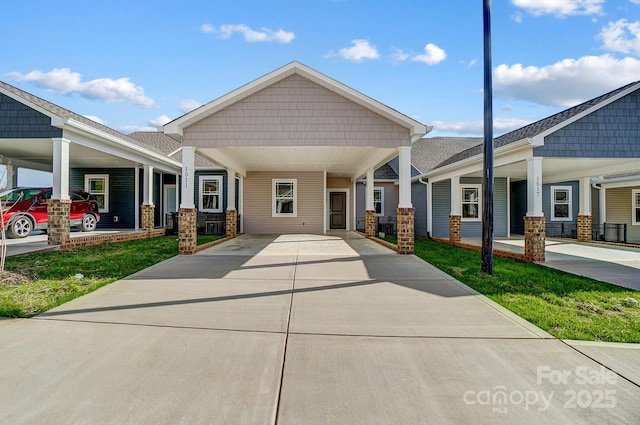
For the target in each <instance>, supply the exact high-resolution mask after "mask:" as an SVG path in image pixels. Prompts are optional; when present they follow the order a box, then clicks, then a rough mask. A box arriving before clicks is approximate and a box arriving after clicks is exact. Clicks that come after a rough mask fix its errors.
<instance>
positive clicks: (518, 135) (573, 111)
mask: <svg viewBox="0 0 640 425" xmlns="http://www.w3.org/2000/svg"><path fill="white" fill-rule="evenodd" d="M635 84H638V81H636V82H633V83H630V84H627V85H626V86H623V87H620V88H618V89H615V90H613V91H610V92H609V93H605V94H603V95H601V96H598V97H596V98H593V99H591V100H588V101H586V102H584V103H581V104H579V105H577V106H574V107H572V108H569V109H565V110H564V111H561V112H558V113H557V114H554V115H551V116H550V117H547V118H543V119H541V120H540V121H536V122H534V123H531V124H529V125H526V126H524V127H521V128H519V129H517V130H514V131H512V132H510V133H507V134H504V135H502V136H500V137H496V138H495V139H494V140H493V146H494V148H499V147H502V146H506V145H508V144H510V143H514V142H517V141H519V140H523V139H527V138H531V137H535V136H537V135H538V134H541V133H543V132H545V131H547V130H549V129H551V128H553V127H555V126H557V125H559V124H562V123H563V122H564V121H567V120H569V119H571V118H573V117H575V116H576V115H578V114H581V113H582V112H584V111H586V110H588V109H590V108H592V107H594V106H597V105H598V104H600V103H602V102H605V101H607V100H608V99H610V98H612V97H614V96H616V95H618V94H620V93H621V92H623V91H625V90H627V89H629V88H630V87H632V86H633V85H635ZM482 151H483V146H482V144H480V145H478V146H474V147H471V148H469V149H466V150H464V151H462V152H459V153H457V154H455V155H453V156H451V157H449V158H447V159H446V160H444V161H443V162H441V163H440V164H438V165H437V166H436V167H433V168H439V167H444V166H445V165H449V164H453V163H455V162H458V161H461V160H463V159H466V158H470V157H472V156H476V155H480V154H481V153H482Z"/></svg>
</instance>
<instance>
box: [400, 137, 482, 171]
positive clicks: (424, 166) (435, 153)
mask: <svg viewBox="0 0 640 425" xmlns="http://www.w3.org/2000/svg"><path fill="white" fill-rule="evenodd" d="M482 141H483V138H482V137H425V138H423V139H420V140H418V141H417V142H415V143H414V144H413V147H412V148H411V162H412V163H413V165H414V166H415V167H416V168H417V169H418V170H419V171H420V172H421V173H426V172H427V171H430V170H433V169H434V168H436V167H437V166H438V165H439V164H440V163H442V162H443V161H445V160H447V159H448V158H451V157H452V156H454V155H456V154H458V153H460V152H463V151H466V150H467V149H469V148H472V147H474V146H477V145H481V144H482Z"/></svg>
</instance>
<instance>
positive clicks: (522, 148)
mask: <svg viewBox="0 0 640 425" xmlns="http://www.w3.org/2000/svg"><path fill="white" fill-rule="evenodd" d="M639 121H640V83H638V82H636V83H632V84H628V85H626V86H624V87H621V88H619V89H617V90H614V91H612V92H610V93H606V94H604V95H602V96H599V97H597V98H595V99H592V100H589V101H587V102H585V103H582V104H580V105H578V106H575V107H573V108H569V109H567V110H565V111H562V112H560V113H558V114H555V115H552V116H550V117H548V118H545V119H543V120H540V121H537V122H535V123H533V124H530V125H527V126H525V127H522V128H520V129H518V130H515V131H513V132H510V133H508V134H505V135H503V136H500V137H498V138H496V139H495V140H494V147H495V150H494V176H495V181H494V236H509V235H510V234H524V236H525V258H526V259H528V260H532V261H537V260H543V259H544V239H545V235H549V236H573V237H577V239H578V240H583V241H587V240H592V239H593V238H596V239H607V240H609V239H610V240H614V241H619V240H620V239H621V238H620V234H621V233H625V234H626V241H628V242H640V221H639V220H638V218H639V217H638V214H640V213H639V212H638V210H639V209H640V179H638V176H639V175H640V161H638V159H639V158H640V125H639ZM427 140H428V139H427ZM425 148H426V147H425ZM482 166H483V160H482V144H481V143H479V144H478V145H476V146H473V147H469V148H467V149H464V150H461V151H460V152H458V153H455V154H453V155H452V156H450V157H449V158H447V159H445V160H444V161H442V162H441V163H439V164H438V165H435V166H431V167H430V168H429V169H427V170H421V171H422V173H421V174H420V175H419V176H416V177H414V179H413V184H414V188H417V187H419V186H417V185H418V184H421V183H420V181H422V182H426V183H427V185H426V186H427V190H426V195H427V202H426V205H427V210H428V212H429V216H430V222H429V223H428V225H427V229H426V230H427V232H428V233H429V234H430V235H432V236H436V237H444V238H447V237H448V238H450V239H452V240H459V239H460V238H461V237H478V236H479V235H480V229H481V216H482V184H481V183H482ZM418 168H420V167H418ZM416 190H417V189H416ZM605 223H606V225H607V226H605ZM612 229H615V230H612ZM619 229H626V231H624V232H623V231H622V230H619ZM421 232H422V230H421V229H420V230H418V229H416V233H418V234H420V233H421ZM614 233H615V235H616V236H615V237H614Z"/></svg>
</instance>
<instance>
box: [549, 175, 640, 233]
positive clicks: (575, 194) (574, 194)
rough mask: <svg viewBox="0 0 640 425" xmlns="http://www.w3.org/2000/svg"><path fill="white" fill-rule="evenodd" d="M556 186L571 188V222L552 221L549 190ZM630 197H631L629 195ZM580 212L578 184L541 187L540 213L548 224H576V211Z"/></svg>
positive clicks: (567, 183)
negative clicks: (541, 212) (542, 213)
mask: <svg viewBox="0 0 640 425" xmlns="http://www.w3.org/2000/svg"><path fill="white" fill-rule="evenodd" d="M558 186H569V187H571V220H566V221H563V220H554V219H553V211H552V208H553V205H552V203H551V188H552V187H558ZM629 196H631V195H629ZM579 210H580V182H577V181H569V182H562V183H553V184H551V183H549V184H543V185H542V211H543V212H544V215H545V217H547V224H548V223H565V224H570V225H575V224H576V218H577V217H578V211H579Z"/></svg>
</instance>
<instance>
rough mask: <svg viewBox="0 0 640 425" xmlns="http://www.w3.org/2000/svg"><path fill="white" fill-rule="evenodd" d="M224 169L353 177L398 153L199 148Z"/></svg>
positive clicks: (331, 148)
mask: <svg viewBox="0 0 640 425" xmlns="http://www.w3.org/2000/svg"><path fill="white" fill-rule="evenodd" d="M198 152H201V153H202V154H204V155H206V156H208V157H209V158H211V159H212V160H213V161H215V162H217V163H219V164H220V165H222V166H223V167H225V168H232V169H235V170H236V171H237V172H239V173H241V174H245V173H246V172H251V171H254V172H259V171H263V172H275V171H294V172H295V171H297V172H304V171H312V172H318V171H326V172H327V173H328V174H329V175H330V176H332V177H349V178H351V179H353V180H355V179H357V178H359V177H361V176H362V175H364V173H365V172H366V170H367V169H368V168H376V167H378V166H380V165H382V164H384V163H385V162H387V161H389V160H391V159H392V158H394V157H395V156H396V155H398V150H397V149H394V148H373V147H362V146H251V147H221V148H198Z"/></svg>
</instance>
